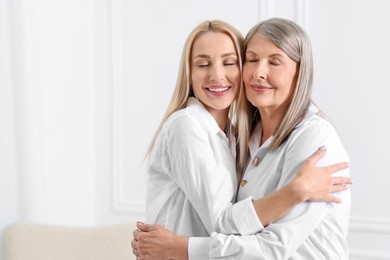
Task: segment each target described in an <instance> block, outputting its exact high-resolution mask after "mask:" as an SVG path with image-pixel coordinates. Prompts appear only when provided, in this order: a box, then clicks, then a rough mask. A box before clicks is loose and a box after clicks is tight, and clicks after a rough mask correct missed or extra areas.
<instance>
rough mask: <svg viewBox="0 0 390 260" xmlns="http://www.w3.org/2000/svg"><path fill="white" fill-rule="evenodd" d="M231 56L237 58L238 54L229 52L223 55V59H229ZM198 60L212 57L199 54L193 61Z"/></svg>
mask: <svg viewBox="0 0 390 260" xmlns="http://www.w3.org/2000/svg"><path fill="white" fill-rule="evenodd" d="M229 56H237V54H236V53H235V52H228V53H224V54H222V55H221V57H222V58H224V57H229ZM197 58H210V56H209V55H207V54H199V55H196V56H195V57H194V58H193V59H197Z"/></svg>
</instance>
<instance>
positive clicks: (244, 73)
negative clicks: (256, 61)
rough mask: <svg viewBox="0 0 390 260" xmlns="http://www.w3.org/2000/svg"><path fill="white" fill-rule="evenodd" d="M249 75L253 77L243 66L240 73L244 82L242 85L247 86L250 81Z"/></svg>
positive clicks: (249, 70)
mask: <svg viewBox="0 0 390 260" xmlns="http://www.w3.org/2000/svg"><path fill="white" fill-rule="evenodd" d="M251 75H253V73H252V71H251V69H249V68H248V67H246V66H244V68H243V71H242V80H243V81H244V84H247V83H248V82H249V81H250V79H251Z"/></svg>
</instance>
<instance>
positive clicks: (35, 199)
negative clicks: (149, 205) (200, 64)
mask: <svg viewBox="0 0 390 260" xmlns="http://www.w3.org/2000/svg"><path fill="white" fill-rule="evenodd" d="M389 10H390V1H386V0H354V1H352V0H338V1H336V0H316V1H309V0H291V1H282V0H273V1H271V0H246V1H244V2H243V1H234V0H213V1H209V0H191V1H190V0H187V1H182V0H167V1H159V0H147V1H130V0H127V1H125V0H112V1H109V0H35V1H29V0H0V231H1V230H2V229H3V228H4V227H5V226H6V225H8V224H10V223H13V222H38V223H50V224H63V225H76V226H91V225H102V224H111V223H125V222H130V221H135V220H142V219H143V207H144V187H145V181H144V177H145V172H144V168H143V167H144V166H143V157H144V155H145V152H146V149H147V147H148V145H149V142H150V140H151V138H152V135H153V133H154V131H155V129H156V127H157V125H158V123H159V121H160V119H161V117H162V115H163V113H164V111H165V108H166V106H167V104H168V101H169V99H170V96H171V94H172V91H173V86H174V84H175V80H176V75H177V74H176V73H177V68H178V64H179V59H180V54H181V48H182V45H183V43H184V40H185V38H186V36H187V34H188V33H189V32H190V30H191V29H192V28H193V27H194V26H195V25H197V24H198V23H199V22H201V21H203V20H204V19H223V20H226V21H227V22H229V23H231V24H233V25H235V26H236V27H237V28H238V29H239V30H241V31H242V33H243V34H245V33H247V31H248V30H249V29H250V28H251V27H252V26H253V25H254V24H255V23H257V22H258V21H260V20H261V19H264V18H268V17H272V16H280V17H286V18H290V19H292V20H295V21H297V22H298V23H300V24H301V25H302V26H303V27H304V28H305V29H306V30H307V31H308V32H309V34H310V36H311V39H312V43H313V47H314V58H315V73H316V74H315V82H316V84H315V91H314V99H315V101H316V102H317V103H318V104H319V106H320V107H321V108H322V110H324V112H325V113H326V114H327V115H328V116H329V117H330V118H331V120H332V122H333V123H334V125H335V126H336V128H337V129H338V131H339V134H340V136H341V138H342V140H343V142H344V144H345V146H346V148H347V150H348V152H349V153H350V156H351V174H352V177H353V179H354V185H353V186H352V188H351V189H352V195H353V197H352V199H353V201H352V202H353V203H352V212H351V228H350V237H349V239H350V246H351V258H350V259H370V260H375V259H390V248H389V247H388V245H389V244H390V207H389V202H388V200H389V199H388V198H389V194H390V192H389V184H390V175H389V172H390V171H389V168H390V166H389V162H390V156H389V154H390V153H389V152H387V149H388V147H390V138H389V137H388V134H389V133H390V123H389V121H390V120H389V115H388V114H389V112H390V105H389V102H390V101H389V94H388V92H389V87H390V83H389V79H388V78H389V74H390V70H389V69H390V66H389V61H390V49H389V47H388V46H390V33H389V28H388V25H389V24H390V16H389V14H388V11H389Z"/></svg>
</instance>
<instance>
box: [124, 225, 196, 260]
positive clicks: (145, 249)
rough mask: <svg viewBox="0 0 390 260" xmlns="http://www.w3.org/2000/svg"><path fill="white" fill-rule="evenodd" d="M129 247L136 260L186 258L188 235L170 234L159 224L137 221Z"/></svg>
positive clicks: (184, 259)
mask: <svg viewBox="0 0 390 260" xmlns="http://www.w3.org/2000/svg"><path fill="white" fill-rule="evenodd" d="M137 228H138V229H136V230H134V231H133V240H132V241H131V247H132V248H133V253H134V255H136V257H137V260H164V259H183V260H186V259H188V253H187V250H188V239H189V238H188V237H183V236H177V235H174V234H172V233H171V232H170V231H169V230H167V229H166V228H163V227H161V226H159V225H148V224H144V223H142V222H137Z"/></svg>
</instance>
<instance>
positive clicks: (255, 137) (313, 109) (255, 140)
mask: <svg viewBox="0 0 390 260" xmlns="http://www.w3.org/2000/svg"><path fill="white" fill-rule="evenodd" d="M319 111H320V110H319V108H318V107H317V106H316V105H314V104H313V103H311V104H310V106H309V109H308V110H307V112H306V114H305V116H304V117H303V119H302V121H301V122H300V123H299V124H298V125H297V127H296V128H298V127H300V126H302V125H305V124H306V123H307V122H308V121H309V120H310V119H311V118H312V117H313V116H315V115H316V114H317V113H318V112H319ZM262 129H263V127H262V125H261V122H259V123H257V125H256V127H255V130H254V131H253V134H252V135H251V137H250V139H249V151H250V153H251V155H253V154H255V153H256V151H257V150H258V149H259V143H260V138H261V133H262V131H263V130H262ZM273 138H274V137H273V136H271V137H270V138H268V140H267V141H266V142H265V143H264V144H263V146H262V147H264V148H266V147H268V146H269V145H270V144H271V143H272V140H273Z"/></svg>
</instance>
